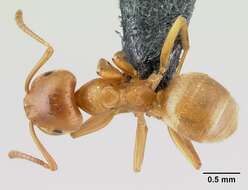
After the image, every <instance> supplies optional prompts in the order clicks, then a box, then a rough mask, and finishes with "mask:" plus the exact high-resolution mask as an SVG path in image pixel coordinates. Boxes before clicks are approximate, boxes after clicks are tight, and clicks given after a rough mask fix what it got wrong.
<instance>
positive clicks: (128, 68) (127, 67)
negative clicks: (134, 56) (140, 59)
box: [112, 51, 138, 78]
mask: <svg viewBox="0 0 248 190" xmlns="http://www.w3.org/2000/svg"><path fill="white" fill-rule="evenodd" d="M112 60H113V62H114V64H115V65H116V66H117V67H118V68H119V69H121V70H122V71H123V72H124V73H125V74H127V75H130V76H131V77H132V78H137V77H138V73H137V71H136V70H135V69H134V67H133V66H132V65H131V64H130V63H128V62H127V60H126V59H125V55H124V52H123V51H118V52H117V53H115V54H114V57H113V59H112Z"/></svg>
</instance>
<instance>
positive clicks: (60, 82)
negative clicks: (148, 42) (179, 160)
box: [9, 10, 238, 172]
mask: <svg viewBox="0 0 248 190" xmlns="http://www.w3.org/2000/svg"><path fill="white" fill-rule="evenodd" d="M16 23H17V25H18V26H19V28H20V29H21V30H22V31H23V32H25V33H27V34H28V35H29V36H31V37H32V38H33V39H35V40H36V41H38V42H40V43H41V44H43V45H44V46H46V47H47V49H46V51H45V53H44V55H43V56H42V58H41V59H40V60H39V61H38V63H37V64H36V65H35V66H34V68H33V69H32V70H31V72H30V73H29V75H28V76H27V79H26V83H25V91H26V96H25V99H24V109H25V111H26V115H27V118H28V119H29V129H30V133H31V136H32V138H33V141H34V143H35V144H36V146H37V148H38V149H39V151H40V152H41V154H42V155H43V157H44V158H45V160H46V161H47V162H44V161H42V160H40V159H38V158H35V157H33V156H31V155H28V154H25V153H22V152H19V151H11V152H10V153H9V157H10V158H22V159H25V160H29V161H32V162H34V163H36V164H39V165H41V166H43V167H45V168H48V169H50V170H52V171H54V170H56V169H57V164H56V162H55V160H54V159H53V157H52V156H51V155H50V154H49V153H48V151H47V150H46V149H45V147H44V146H43V145H42V144H41V142H40V141H39V139H38V137H37V136H36V133H35V130H34V125H35V126H37V127H38V128H39V129H40V130H41V131H43V132H45V133H47V134H50V135H62V134H70V135H71V136H72V137H73V138H78V137H80V136H83V135H86V134H89V133H92V132H95V131H97V130H99V129H102V128H104V127H105V126H107V124H108V123H109V122H110V121H111V120H112V118H113V117H114V116H115V115H117V114H119V113H124V112H133V113H134V114H135V116H136V117H137V131H136V141H135V148H134V171H137V172H138V171H140V170H141V165H142V161H143V157H144V150H145V143H146V136H147V125H146V121H145V114H146V115H148V116H152V117H155V118H157V119H160V120H162V121H164V123H165V124H166V125H167V126H168V130H169V134H170V136H171V138H172V140H173V141H174V142H175V145H176V146H177V147H178V148H179V149H180V151H181V152H182V153H183V154H184V155H185V156H186V158H188V159H189V161H190V162H191V163H192V165H193V166H194V167H195V168H196V169H199V168H200V166H201V162H200V159H199V156H198V154H197V152H196V150H195V149H194V147H193V145H192V143H191V140H194V141H197V142H216V141H220V140H223V139H225V138H227V137H229V136H230V135H231V134H232V133H233V132H234V131H235V129H236V127H237V113H238V106H237V104H236V103H235V101H234V99H233V98H232V97H231V96H230V94H229V92H228V91H227V90H226V89H225V88H224V87H222V86H221V85H220V84H219V83H218V82H216V81H215V80H214V79H212V78H210V77H209V76H208V75H206V74H202V73H189V74H183V75H180V74H179V73H180V70H181V68H182V65H183V63H184V59H185V57H186V54H187V52H188V49H189V40H188V25H187V21H186V20H185V18H184V17H182V16H179V17H178V18H177V19H176V21H175V22H174V24H173V25H172V27H171V29H170V31H169V33H168V35H167V37H166V40H165V42H164V45H163V48H162V51H161V56H160V69H159V71H158V72H154V73H153V74H152V75H151V76H150V77H149V78H148V79H146V80H140V79H139V76H138V74H137V72H136V70H135V69H134V68H133V67H132V65H131V64H129V63H128V62H127V61H126V59H125V55H124V53H123V52H117V53H116V54H115V55H114V57H113V63H114V64H115V65H116V66H117V67H118V68H119V69H117V68H116V67H114V66H112V65H111V64H110V63H109V62H108V61H106V60H105V59H100V61H99V64H98V68H97V74H98V75H99V76H100V78H97V79H94V80H91V81H89V82H88V83H86V84H85V85H83V86H82V87H81V88H80V89H79V90H77V91H76V92H75V93H74V90H75V85H76V79H75V77H74V75H73V74H72V73H70V72H69V71H66V70H57V71H50V72H46V73H44V74H42V75H40V76H39V77H37V78H36V79H35V80H34V81H33V82H32V84H31V87H30V82H31V80H32V79H33V77H34V75H35V74H36V73H37V71H38V70H39V69H40V68H41V67H42V66H43V65H44V64H45V63H46V62H47V61H48V59H49V58H50V57H51V56H52V54H53V48H52V47H51V45H50V44H49V43H48V42H46V41H45V40H43V39H42V38H41V37H39V36H38V35H37V34H35V33H34V32H32V31H31V30H30V29H29V28H28V27H27V26H26V25H25V24H24V22H23V18H22V12H21V11H20V10H19V11H17V13H16ZM178 37H180V40H181V45H182V48H183V53H182V56H181V58H180V62H179V65H178V67H177V70H176V73H175V75H174V77H173V79H172V80H171V81H170V83H169V86H168V87H167V88H165V89H163V90H160V91H159V92H156V91H155V90H156V88H157V86H158V84H159V82H160V81H161V79H162V77H163V75H164V73H165V72H166V71H167V69H168V62H169V56H170V53H171V51H172V48H173V45H174V42H175V40H176V39H177V38H178ZM78 107H79V108H81V109H82V110H84V111H85V112H87V113H89V114H91V115H92V116H91V117H90V118H89V119H88V120H87V121H85V122H83V119H82V115H81V113H80V111H79V108H78Z"/></svg>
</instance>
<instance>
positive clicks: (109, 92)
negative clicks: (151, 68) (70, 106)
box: [75, 78, 156, 114]
mask: <svg viewBox="0 0 248 190" xmlns="http://www.w3.org/2000/svg"><path fill="white" fill-rule="evenodd" d="M155 96H156V93H155V92H154V91H153V90H152V89H151V87H150V86H149V84H148V83H147V82H146V81H142V80H131V81H128V82H122V81H121V82H120V81H119V82H118V81H114V80H109V79H101V78H99V79H95V80H92V81H89V82H88V83H86V84H85V85H83V86H82V87H81V88H80V89H79V90H78V91H77V92H76V94H75V98H76V102H77V105H78V106H79V107H80V108H81V109H83V110H84V111H86V112H88V113H90V114H99V113H102V112H105V111H108V110H111V109H116V110H117V111H118V112H146V111H147V110H148V109H149V108H150V107H151V105H152V102H153V100H154V99H155Z"/></svg>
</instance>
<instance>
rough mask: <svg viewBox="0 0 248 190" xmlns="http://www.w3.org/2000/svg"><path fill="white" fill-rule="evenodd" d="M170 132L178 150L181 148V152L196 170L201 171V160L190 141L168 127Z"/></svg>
mask: <svg viewBox="0 0 248 190" xmlns="http://www.w3.org/2000/svg"><path fill="white" fill-rule="evenodd" d="M168 130H169V133H170V136H171V138H172V140H173V141H174V143H175V145H176V146H177V148H179V150H180V151H181V152H182V153H183V154H184V156H185V157H186V158H187V159H188V160H189V161H190V162H191V164H192V165H193V166H194V168H195V169H199V168H200V167H201V160H200V158H199V156H198V154H197V152H196V150H195V149H194V146H193V144H192V143H191V142H190V140H188V139H186V138H185V137H183V136H182V135H180V134H178V133H177V132H175V131H174V130H173V129H171V128H170V127H168Z"/></svg>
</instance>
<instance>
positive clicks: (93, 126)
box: [71, 110, 116, 138]
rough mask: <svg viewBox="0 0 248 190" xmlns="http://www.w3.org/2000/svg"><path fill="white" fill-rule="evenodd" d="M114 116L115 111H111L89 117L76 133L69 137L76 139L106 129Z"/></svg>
mask: <svg viewBox="0 0 248 190" xmlns="http://www.w3.org/2000/svg"><path fill="white" fill-rule="evenodd" d="M115 114H116V111H115V110H111V111H108V112H104V113H101V114H98V115H93V116H91V117H90V118H89V119H88V120H87V121H86V122H85V123H83V124H82V126H81V128H80V129H79V130H78V131H76V132H73V133H71V137H72V138H78V137H81V136H83V135H87V134H89V133H93V132H95V131H98V130H100V129H102V128H104V127H106V126H107V125H108V124H109V122H110V121H111V120H112V119H113V117H114V115H115Z"/></svg>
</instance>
